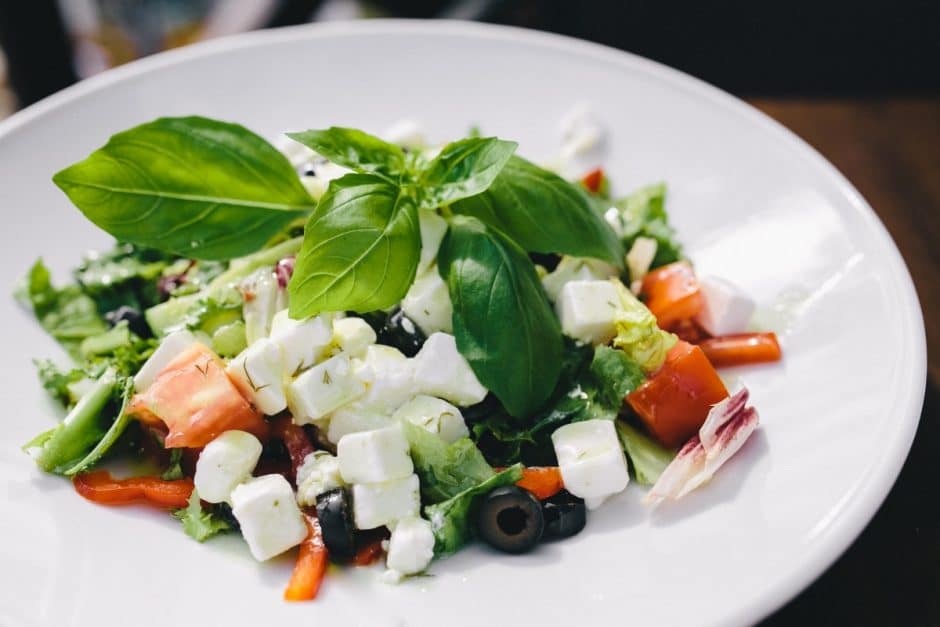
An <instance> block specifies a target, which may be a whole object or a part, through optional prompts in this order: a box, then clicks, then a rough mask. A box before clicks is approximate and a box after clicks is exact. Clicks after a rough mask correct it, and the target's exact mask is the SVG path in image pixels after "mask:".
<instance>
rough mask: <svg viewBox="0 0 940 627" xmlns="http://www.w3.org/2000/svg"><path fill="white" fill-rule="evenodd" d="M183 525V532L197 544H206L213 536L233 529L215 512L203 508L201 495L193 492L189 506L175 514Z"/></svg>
mask: <svg viewBox="0 0 940 627" xmlns="http://www.w3.org/2000/svg"><path fill="white" fill-rule="evenodd" d="M173 516H175V517H176V518H177V519H178V520H180V521H181V522H182V523H183V531H185V532H186V535H188V536H189V537H190V538H192V539H194V540H196V541H197V542H205V541H206V540H208V539H209V538H211V537H212V536H214V535H216V534H219V533H222V532H224V531H229V530H230V529H232V525H231V523H229V521H228V520H226V519H225V518H224V517H222V516H220V515H219V514H218V513H216V512H215V511H211V510H210V511H207V510H204V509H203V508H202V502H201V501H200V500H199V494H198V493H197V492H196V491H195V490H193V493H192V495H191V496H190V497H189V505H187V506H186V507H184V508H182V509H178V510H176V511H175V512H173Z"/></svg>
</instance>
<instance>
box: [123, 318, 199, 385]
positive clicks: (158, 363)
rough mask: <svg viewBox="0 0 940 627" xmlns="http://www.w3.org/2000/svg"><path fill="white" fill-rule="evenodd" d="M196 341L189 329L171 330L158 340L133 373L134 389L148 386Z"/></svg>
mask: <svg viewBox="0 0 940 627" xmlns="http://www.w3.org/2000/svg"><path fill="white" fill-rule="evenodd" d="M195 343H196V336H194V335H193V334H192V333H190V332H189V331H186V330H185V329H184V330H181V331H173V333H170V334H169V335H167V336H166V337H165V338H163V339H162V340H161V341H160V345H159V346H157V350H155V351H153V354H152V355H151V356H150V357H149V358H148V359H147V361H145V362H144V365H143V366H141V367H140V370H138V371H137V374H136V375H134V390H135V391H137V392H143V391H144V390H146V389H147V388H149V387H150V384H151V383H153V381H154V379H156V378H157V375H158V374H160V371H161V370H163V369H164V368H166V367H167V365H169V363H170V362H171V361H173V360H174V359H176V357H177V356H178V355H179V354H180V353H182V352H183V351H184V350H186V349H187V348H189V347H190V346H192V345H193V344H195Z"/></svg>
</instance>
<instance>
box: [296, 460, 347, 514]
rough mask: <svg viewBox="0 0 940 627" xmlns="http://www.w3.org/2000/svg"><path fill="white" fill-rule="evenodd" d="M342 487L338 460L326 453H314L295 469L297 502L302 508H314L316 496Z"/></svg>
mask: <svg viewBox="0 0 940 627" xmlns="http://www.w3.org/2000/svg"><path fill="white" fill-rule="evenodd" d="M343 485H344V483H343V478H342V476H341V475H340V473H339V459H337V458H336V457H334V456H333V455H330V454H329V453H328V452H326V451H314V452H313V453H310V454H309V455H307V456H306V457H305V458H304V462H303V463H302V464H301V465H300V468H298V469H297V502H298V503H299V504H300V505H302V506H314V505H316V504H317V497H318V496H320V495H321V494H323V493H324V492H329V491H330V490H332V489H333V488H339V487H341V486H343Z"/></svg>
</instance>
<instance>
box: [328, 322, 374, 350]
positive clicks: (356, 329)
mask: <svg viewBox="0 0 940 627" xmlns="http://www.w3.org/2000/svg"><path fill="white" fill-rule="evenodd" d="M375 340H376V336H375V331H374V330H373V329H372V327H370V326H369V323H368V322H366V321H365V320H363V319H362V318H354V317H353V318H340V319H339V320H334V321H333V343H334V344H336V345H337V346H338V347H339V348H340V350H341V351H343V352H344V353H346V354H347V355H349V356H350V357H363V356H364V355H365V353H366V349H367V348H368V347H369V346H370V345H371V344H375Z"/></svg>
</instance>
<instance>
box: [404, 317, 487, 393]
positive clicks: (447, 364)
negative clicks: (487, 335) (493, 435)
mask: <svg viewBox="0 0 940 627" xmlns="http://www.w3.org/2000/svg"><path fill="white" fill-rule="evenodd" d="M414 361H415V371H414V380H415V391H416V392H418V393H421V394H429V395H431V396H437V397H440V398H443V399H447V400H448V401H450V402H451V403H454V404H456V405H461V406H467V405H473V404H475V403H479V402H480V401H482V400H483V398H484V397H485V396H486V388H485V387H483V385H482V384H481V383H480V381H479V380H478V379H477V377H476V375H475V374H473V370H472V369H471V368H470V364H468V363H467V360H466V359H464V357H463V355H461V354H460V352H459V351H458V350H457V341H456V340H455V339H454V336H453V335H450V334H447V333H434V334H433V335H431V337H429V338H428V339H427V340H426V341H425V342H424V346H422V347H421V350H420V351H418V354H417V355H415V359H414Z"/></svg>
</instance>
